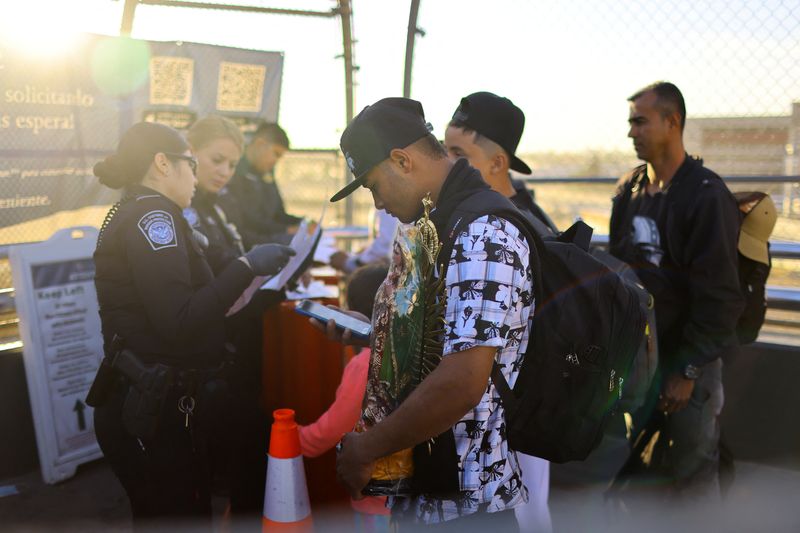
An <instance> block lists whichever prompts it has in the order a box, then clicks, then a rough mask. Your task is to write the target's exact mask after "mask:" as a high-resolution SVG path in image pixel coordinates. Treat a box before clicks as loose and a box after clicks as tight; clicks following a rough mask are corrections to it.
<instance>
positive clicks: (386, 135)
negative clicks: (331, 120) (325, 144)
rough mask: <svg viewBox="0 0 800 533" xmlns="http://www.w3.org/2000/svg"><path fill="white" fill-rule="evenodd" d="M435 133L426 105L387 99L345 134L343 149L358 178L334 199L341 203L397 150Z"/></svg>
mask: <svg viewBox="0 0 800 533" xmlns="http://www.w3.org/2000/svg"><path fill="white" fill-rule="evenodd" d="M432 130H433V127H432V126H431V125H430V123H428V122H425V112H424V111H423V110H422V104H420V103H419V102H417V101H416V100H411V99H410V98H384V99H383V100H378V101H377V102H375V103H374V104H372V105H368V106H367V107H365V108H364V109H362V110H361V112H360V113H359V114H358V115H356V118H354V119H353V120H352V121H350V124H348V125H347V128H345V130H344V133H342V138H341V140H340V142H339V146H341V148H342V153H344V158H345V161H347V166H348V167H349V168H350V172H352V173H353V176H355V179H354V180H353V181H351V182H350V183H348V184H347V185H346V186H345V187H344V188H343V189H342V190H340V191H339V192H337V193H336V194H334V195H333V197H332V198H331V202H336V201H338V200H341V199H342V198H344V197H345V196H347V195H348V194H350V193H352V192H353V191H355V190H356V189H357V188H359V187H360V186H361V185H362V184H363V183H364V177H365V176H366V175H367V173H368V172H369V171H370V170H372V168H373V167H375V165H377V164H378V163H380V162H381V161H383V160H384V159H386V158H387V157H389V154H390V153H391V151H392V150H394V149H395V148H405V147H406V146H408V145H410V144H413V143H414V142H416V141H418V140H419V139H421V138H422V137H424V136H425V135H428V134H429V133H430V132H431V131H432Z"/></svg>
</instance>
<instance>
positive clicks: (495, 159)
mask: <svg viewBox="0 0 800 533" xmlns="http://www.w3.org/2000/svg"><path fill="white" fill-rule="evenodd" d="M510 165H511V162H510V161H509V159H508V154H506V152H505V150H497V152H495V154H494V155H493V156H492V159H491V164H490V165H489V168H490V169H491V171H492V174H495V175H502V174H507V173H508V169H509V168H510Z"/></svg>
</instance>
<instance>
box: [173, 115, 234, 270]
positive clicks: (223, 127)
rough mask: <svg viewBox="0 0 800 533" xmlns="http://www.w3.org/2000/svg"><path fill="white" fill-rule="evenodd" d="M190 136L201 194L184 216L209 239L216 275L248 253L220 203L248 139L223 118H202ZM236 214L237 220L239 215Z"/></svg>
mask: <svg viewBox="0 0 800 533" xmlns="http://www.w3.org/2000/svg"><path fill="white" fill-rule="evenodd" d="M186 137H187V140H188V141H189V145H190V146H191V149H192V153H193V154H194V155H195V157H196V158H197V192H196V193H195V195H194V198H192V205H191V207H189V208H187V209H185V210H184V215H185V216H186V219H187V220H188V221H189V224H190V225H191V226H192V227H193V228H195V229H196V230H198V231H200V232H201V233H202V234H203V235H205V237H206V238H207V239H208V248H207V249H206V257H207V259H208V264H209V265H210V266H211V269H212V270H213V271H214V273H215V274H216V273H219V272H221V271H222V270H223V269H224V268H225V267H226V266H228V264H229V263H230V262H231V261H233V260H234V259H237V258H238V257H239V256H241V255H242V254H243V253H244V247H243V246H242V238H241V237H240V236H239V232H238V230H237V228H236V226H235V225H234V224H233V223H232V220H230V219H229V218H228V216H227V214H226V213H225V212H224V211H223V210H222V208H221V207H220V206H219V205H218V204H217V195H218V194H219V192H220V190H222V189H223V188H224V187H225V186H226V185H227V184H228V182H229V181H230V179H231V177H233V173H234V171H235V170H236V164H237V163H238V162H239V159H240V158H241V157H242V150H243V149H244V137H243V136H242V133H241V131H239V127H238V126H237V125H236V124H234V123H233V122H232V121H230V120H228V119H226V118H224V117H219V116H210V117H205V118H201V119H200V120H198V121H197V122H195V123H194V124H193V125H192V127H191V128H189V131H188V133H187V135H186ZM232 215H233V219H234V220H235V217H236V213H232Z"/></svg>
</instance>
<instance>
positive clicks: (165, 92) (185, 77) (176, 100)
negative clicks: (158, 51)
mask: <svg viewBox="0 0 800 533" xmlns="http://www.w3.org/2000/svg"><path fill="white" fill-rule="evenodd" d="M193 81H194V60H193V59H190V58H188V57H167V56H157V57H153V58H152V59H151V60H150V104H151V105H180V106H188V105H189V103H190V102H191V101H192V82H193Z"/></svg>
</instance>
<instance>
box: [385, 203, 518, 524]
mask: <svg viewBox="0 0 800 533" xmlns="http://www.w3.org/2000/svg"><path fill="white" fill-rule="evenodd" d="M529 258H530V249H529V247H528V243H527V242H526V241H525V239H524V238H523V237H522V235H521V234H520V233H519V230H517V228H516V227H515V226H513V225H512V224H510V223H509V222H508V221H506V220H504V219H501V218H498V217H495V216H492V215H487V216H483V217H480V218H478V219H476V220H475V221H473V222H472V223H471V224H469V226H468V227H467V229H466V230H465V231H463V232H462V233H461V234H460V235H459V236H458V237H457V238H456V241H455V244H454V246H453V253H452V255H451V256H450V265H449V267H448V269H447V277H446V280H445V283H446V287H447V308H446V311H445V324H446V325H445V338H444V350H443V355H444V356H445V357H447V355H448V354H452V353H455V352H460V351H464V350H468V349H470V348H474V347H476V346H490V347H496V348H497V349H498V350H497V354H496V355H495V361H496V362H497V363H498V364H499V365H500V367H501V370H502V372H503V375H504V376H505V378H506V380H507V381H508V384H509V386H510V387H513V386H514V383H515V381H516V379H517V375H518V373H519V368H520V365H521V364H522V359H523V357H524V354H525V350H526V348H527V345H528V333H529V332H528V330H529V320H528V319H529V316H530V315H531V311H532V309H533V276H532V273H531V267H530V265H529ZM503 413H504V409H503V405H502V403H501V401H500V396H499V393H498V392H497V391H496V390H495V387H494V384H493V383H492V381H491V379H490V380H489V381H488V383H487V388H486V391H485V392H484V394H483V396H482V397H481V400H480V402H479V403H478V404H477V405H476V406H475V407H474V408H473V409H472V410H471V411H470V412H468V413H467V414H466V415H464V417H463V418H462V419H461V420H460V421H459V422H458V423H456V424H455V425H454V426H453V434H454V437H455V444H456V452H457V454H458V456H459V461H458V469H459V483H460V491H461V492H460V498H459V499H458V500H440V499H436V498H431V497H426V496H425V495H421V496H418V497H416V498H414V499H404V498H397V499H396V500H395V501H394V502H393V507H394V506H398V505H399V506H400V508H401V509H403V511H402V514H403V515H406V514H407V513H411V512H412V510H413V512H414V514H415V515H416V520H417V521H419V522H423V523H427V524H435V523H439V522H444V521H446V520H451V519H454V518H458V517H460V516H465V515H469V514H472V513H475V512H477V511H478V510H479V508H480V509H481V510H484V509H485V510H486V511H488V512H497V511H503V510H506V509H512V508H513V507H515V506H517V505H519V504H521V503H523V502H524V501H526V500H527V491H526V489H525V487H524V486H523V484H522V476H521V472H520V468H519V465H518V463H517V456H516V453H515V452H513V451H511V450H509V449H508V443H507V441H506V435H505V417H504V414H503Z"/></svg>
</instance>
